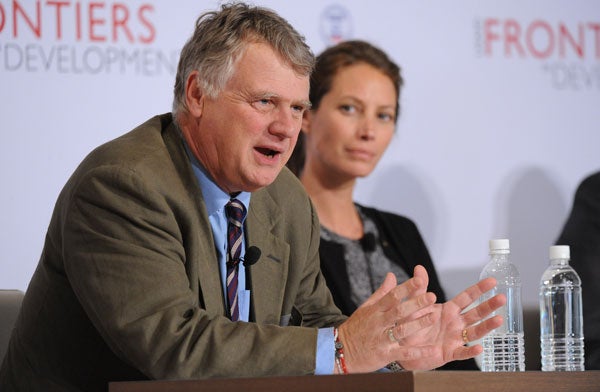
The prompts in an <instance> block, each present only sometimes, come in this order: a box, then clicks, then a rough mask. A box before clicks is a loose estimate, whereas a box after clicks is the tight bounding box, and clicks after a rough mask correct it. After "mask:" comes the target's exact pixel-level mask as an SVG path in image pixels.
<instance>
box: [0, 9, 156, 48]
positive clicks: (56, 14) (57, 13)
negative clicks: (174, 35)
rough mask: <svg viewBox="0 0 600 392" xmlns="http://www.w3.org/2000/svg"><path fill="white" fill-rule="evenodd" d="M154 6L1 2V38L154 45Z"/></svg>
mask: <svg viewBox="0 0 600 392" xmlns="http://www.w3.org/2000/svg"><path fill="white" fill-rule="evenodd" d="M153 13H154V6H153V5H151V4H140V5H139V6H137V7H135V8H131V7H130V6H128V5H126V4H123V3H122V2H121V3H116V2H115V3H106V2H101V1H93V2H82V1H68V0H47V1H43V2H42V1H39V0H38V1H35V2H32V1H17V0H13V1H10V2H8V1H7V2H1V1H0V37H6V36H9V37H11V38H13V39H16V38H20V39H28V38H35V39H38V40H41V39H45V40H57V41H60V40H63V39H66V40H69V41H70V40H75V41H78V42H81V41H84V42H112V43H116V42H119V41H123V42H128V43H141V44H150V43H152V42H154V40H155V38H156V27H155V25H154V23H153V21H152V16H153Z"/></svg>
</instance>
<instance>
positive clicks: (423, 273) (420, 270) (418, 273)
mask: <svg viewBox="0 0 600 392" xmlns="http://www.w3.org/2000/svg"><path fill="white" fill-rule="evenodd" d="M413 276H414V277H418V278H419V279H422V280H423V287H422V288H420V289H417V290H416V291H415V294H423V293H425V292H426V291H427V286H428V285H429V275H428V274H427V270H426V269H425V267H423V266H422V265H417V266H415V268H414V270H413Z"/></svg>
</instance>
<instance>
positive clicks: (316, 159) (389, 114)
mask: <svg viewBox="0 0 600 392" xmlns="http://www.w3.org/2000/svg"><path fill="white" fill-rule="evenodd" d="M395 118H396V90H395V89H394V84H393V82H392V81H391V79H390V78H389V77H387V76H386V75H385V74H384V73H382V72H381V71H379V70H378V69H376V68H374V67H373V66H371V65H368V64H365V63H358V64H353V65H350V66H347V67H344V68H340V69H339V70H338V72H337V74H336V75H335V76H334V78H333V80H332V85H331V90H330V91H329V92H328V93H327V94H325V95H324V96H323V97H322V99H321V102H320V104H319V107H318V108H317V109H315V110H312V111H310V112H307V113H306V114H305V116H304V120H303V123H302V130H303V131H304V132H305V134H306V135H305V136H306V138H305V139H306V166H305V170H310V171H311V172H314V173H316V174H317V175H318V176H319V177H322V178H323V179H326V178H328V177H329V178H331V179H332V180H334V181H340V180H341V181H344V180H350V179H355V178H357V177H364V176H367V175H369V174H370V173H371V172H372V171H373V169H375V166H376V165H377V162H379V159H380V158H381V156H382V155H383V153H384V152H385V150H386V148H387V147H388V145H389V143H390V141H391V138H392V136H393V134H394V130H395Z"/></svg>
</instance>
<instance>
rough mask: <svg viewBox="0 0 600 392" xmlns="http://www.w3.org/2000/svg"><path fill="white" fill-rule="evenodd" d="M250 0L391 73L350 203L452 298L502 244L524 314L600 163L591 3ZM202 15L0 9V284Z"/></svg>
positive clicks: (160, 105)
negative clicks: (382, 113) (385, 58)
mask: <svg viewBox="0 0 600 392" xmlns="http://www.w3.org/2000/svg"><path fill="white" fill-rule="evenodd" d="M256 3H257V4H261V5H266V6H269V7H272V8H274V9H275V10H277V11H278V12H280V13H281V14H282V15H283V16H284V17H286V18H287V19H288V20H289V21H290V22H291V23H292V24H293V25H294V26H295V27H296V28H297V29H298V30H299V31H300V32H301V33H303V34H304V35H305V36H306V38H307V41H308V43H309V44H310V46H311V47H312V48H313V50H314V51H315V52H316V53H318V52H320V51H321V50H322V49H324V48H325V47H326V46H327V45H329V44H331V43H332V42H335V41H336V40H339V39H347V38H360V39H366V40H369V41H371V42H372V43H374V44H376V45H378V46H380V47H381V48H383V49H384V50H386V51H387V52H388V53H389V54H390V55H391V56H392V58H394V59H395V60H396V61H397V62H398V63H399V64H400V65H401V66H402V69H403V74H404V77H405V80H406V88H405V89H404V91H403V93H402V101H401V102H402V116H401V119H400V122H399V125H398V130H397V135H396V137H395V139H394V141H393V142H392V145H391V146H390V149H389V150H388V152H387V153H386V155H385V156H384V158H383V160H382V162H381V164H380V166H379V167H378V169H377V170H376V172H375V173H374V174H373V175H372V176H371V177H370V178H368V179H364V180H362V181H361V182H360V184H359V187H358V190H357V193H356V198H357V200H359V201H360V202H362V203H365V204H370V205H374V206H378V207H381V208H383V209H387V210H390V211H394V212H398V213H401V214H405V215H407V216H409V217H411V218H413V219H414V220H415V221H416V222H417V224H418V225H419V227H420V229H421V231H422V234H423V236H424V238H425V241H426V242H427V244H428V246H429V248H430V251H431V253H432V256H433V259H434V262H435V263H436V265H437V267H438V269H439V272H440V275H441V279H442V282H443V284H444V286H445V287H446V289H447V290H448V292H449V293H450V294H454V293H456V292H457V291H458V290H459V289H460V288H462V287H463V286H465V285H467V284H469V283H471V282H474V281H476V280H477V278H478V275H479V271H480V270H481V268H482V267H483V265H484V264H485V263H486V261H487V243H488V240H489V239H490V238H500V237H506V238H510V240H511V244H512V250H513V259H514V261H515V262H516V263H517V265H518V266H519V268H520V270H521V273H522V275H523V281H524V300H525V302H526V303H535V302H536V298H537V297H536V292H537V283H538V279H539V276H540V275H541V273H542V271H543V269H544V268H545V266H546V264H547V253H548V246H550V245H551V244H552V243H553V242H554V240H555V239H556V237H557V236H558V233H559V231H560V229H561V226H562V224H563V222H564V220H565V218H566V216H567V214H568V211H569V208H570V204H571V202H572V197H573V192H574V191H575V188H576V186H577V184H578V182H579V181H580V180H581V179H582V178H583V177H584V176H585V175H587V174H588V173H590V172H592V171H595V170H598V169H600V155H599V152H598V151H599V147H600V132H599V129H598V128H599V124H600V99H599V98H600V2H597V1H595V0H570V1H560V0H552V1H547V0H537V1H535V0H528V1H523V0H505V1H503V2H481V1H476V0H455V1H452V2H449V1H445V0H432V1H427V2H423V1H416V0H415V1H408V0H390V1H371V2H365V1H360V0H356V1H344V2H343V3H341V2H340V3H336V2H333V1H322V0H318V1H317V0H305V1H303V2H293V3H291V2H281V1H276V0H270V1H266V0H265V1H257V2H256ZM57 4H62V5H60V6H59V5H57ZM216 6H217V2H216V1H191V0H185V1H183V0H179V1H176V2H172V1H168V0H147V1H137V0H135V1H134V0H131V1H120V2H116V1H85V0H78V1H75V0H73V1H68V0H67V1H64V2H48V1H33V0H17V1H15V2H13V1H12V0H0V114H1V118H2V131H1V132H2V138H3V142H2V143H1V145H0V160H1V161H0V163H1V164H0V179H1V182H2V189H3V191H2V192H1V193H0V209H1V210H0V216H1V219H2V221H1V225H0V230H1V235H0V247H1V249H2V251H1V253H0V288H17V289H21V290H25V289H26V287H27V284H28V282H29V279H30V277H31V275H32V273H33V271H34V269H35V266H36V265H37V261H38V258H39V255H40V252H41V249H42V245H43V240H44V235H45V231H46V227H47V225H48V223H49V219H50V215H51V212H52V209H53V207H54V202H55V200H56V197H57V196H58V193H59V192H60V190H61V188H62V186H63V184H64V183H65V181H66V180H67V178H68V177H69V176H70V174H71V173H72V171H73V170H74V169H75V167H76V166H77V164H78V163H79V162H80V161H81V159H82V158H83V157H84V156H85V155H86V154H87V153H88V152H89V151H90V150H91V149H92V148H94V147H95V146H97V145H98V144H100V143H102V142H105V141H107V140H110V139H112V138H114V137H116V136H118V135H120V134H122V133H124V132H126V131H128V130H129V129H131V128H132V127H134V126H135V125H137V124H139V123H141V122H143V121H144V120H146V119H147V118H148V117H150V116H152V115H154V114H158V113H163V112H167V111H169V110H170V107H171V97H172V85H173V79H174V73H175V67H176V63H177V56H178V52H179V49H180V47H181V46H182V45H183V43H184V42H185V40H186V39H187V38H188V36H189V35H190V34H191V32H192V29H193V24H194V22H195V19H196V17H197V16H198V15H199V14H200V13H201V12H203V11H205V10H207V9H214V8H216ZM584 290H585V288H584Z"/></svg>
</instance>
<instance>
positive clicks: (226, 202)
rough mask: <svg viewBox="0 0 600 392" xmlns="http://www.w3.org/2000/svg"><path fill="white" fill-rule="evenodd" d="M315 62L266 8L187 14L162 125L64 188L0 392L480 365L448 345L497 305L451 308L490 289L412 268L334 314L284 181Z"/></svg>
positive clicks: (297, 191)
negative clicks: (450, 290)
mask: <svg viewBox="0 0 600 392" xmlns="http://www.w3.org/2000/svg"><path fill="white" fill-rule="evenodd" d="M313 64H314V58H313V56H312V53H311V52H310V50H309V48H308V46H307V45H306V43H305V42H304V39H303V37H302V36H301V35H299V34H298V33H297V32H296V31H295V30H294V29H293V28H292V27H291V26H290V25H289V24H288V23H287V21H285V20H284V19H283V18H281V17H280V16H279V15H277V14H276V13H274V12H273V11H270V10H268V9H265V8H262V7H254V6H249V5H246V4H243V3H234V4H224V5H222V6H221V8H220V9H219V10H217V11H212V12H207V13H205V14H203V15H202V16H200V18H199V19H198V21H197V23H196V28H195V31H194V33H193V35H192V37H191V38H190V39H189V40H188V42H187V43H186V44H185V46H184V47H183V49H182V52H181V58H180V62H179V67H178V71H177V76H176V81H175V89H174V104H173V112H172V114H171V113H168V114H163V115H159V116H156V117H153V118H151V119H149V120H148V121H146V122H145V123H143V124H141V125H140V126H138V127H137V128H135V129H134V130H132V131H130V132H128V133H126V134H124V135H123V136H121V137H119V138H117V139H115V140H113V141H110V142H108V143H106V144H104V145H102V146H100V147H98V148H96V149H95V150H94V151H93V152H91V153H90V154H89V155H88V156H87V157H86V158H85V159H84V160H83V162H82V163H81V164H80V165H79V167H78V168H77V169H76V170H75V172H74V173H73V175H72V176H71V178H70V179H69V180H68V182H67V184H66V185H65V187H64V188H63V190H62V191H61V193H60V195H59V197H58V200H57V202H56V206H55V209H54V212H53V215H52V218H51V221H50V225H49V228H48V232H47V235H46V241H45V244H44V249H43V251H42V255H41V258H40V262H39V264H38V267H37V269H36V271H35V273H34V275H33V277H32V280H31V282H30V284H29V287H28V289H27V292H26V294H25V298H24V300H23V304H22V307H21V311H20V314H19V317H18V320H17V322H16V325H15V328H14V330H13V333H12V335H11V339H10V342H9V347H8V351H7V354H6V357H5V358H4V361H3V364H2V367H1V369H0V389H1V390H2V391H12V392H15V391H105V390H106V388H107V383H108V382H110V381H124V380H145V379H189V378H207V377H253V376H268V375H273V376H274V375H301V374H331V373H357V372H370V371H376V370H379V369H383V368H384V367H385V366H386V365H388V364H391V365H390V367H392V368H394V369H396V370H397V369H399V368H401V367H404V368H406V369H429V368H435V367H438V366H440V365H442V364H444V363H446V362H448V361H451V360H456V359H466V358H470V357H473V356H474V355H477V354H478V353H479V352H481V347H480V346H473V347H468V346H465V345H464V341H463V337H465V336H468V339H469V340H475V339H478V338H481V337H482V336H483V335H485V334H486V333H487V332H489V331H490V330H492V329H493V328H495V327H497V326H498V325H499V323H500V322H501V317H499V316H496V317H492V318H488V319H486V320H485V321H483V323H479V321H481V320H482V319H484V318H486V316H487V315H489V314H490V313H491V312H492V311H493V310H494V309H496V308H498V307H500V306H502V304H503V303H504V302H505V298H504V297H503V296H497V297H494V298H493V299H492V300H490V301H487V302H485V303H483V304H481V305H478V306H477V307H475V308H474V309H472V310H469V311H468V312H466V313H462V311H463V309H465V308H466V307H468V306H469V305H471V304H472V303H473V302H474V301H476V300H477V298H478V297H479V296H480V295H481V293H483V292H484V291H486V290H489V289H490V288H492V287H493V286H494V284H495V281H494V280H493V279H489V280H483V281H481V282H479V283H478V284H476V285H473V286H471V287H469V288H467V289H466V290H465V291H464V292H462V293H461V294H459V295H458V296H457V297H456V298H454V299H453V300H451V301H448V302H446V303H444V304H436V303H435V295H434V294H433V293H429V292H426V287H427V283H428V275H427V272H426V271H425V269H424V268H422V267H416V269H415V277H414V278H413V279H410V280H408V281H406V282H404V283H402V284H400V285H398V284H397V283H396V281H395V278H394V277H393V275H392V274H390V275H389V276H388V277H387V278H386V280H385V281H384V283H383V284H382V285H381V287H380V288H379V289H378V290H377V291H376V292H375V294H373V295H372V296H371V297H369V299H368V300H367V301H366V302H365V303H364V304H363V305H362V306H361V307H360V308H359V309H358V310H357V311H356V312H355V313H354V314H353V315H352V316H351V317H349V318H346V317H345V316H343V315H342V314H341V312H340V311H339V310H338V309H337V307H336V306H335V305H334V303H333V301H332V298H331V294H330V293H329V290H328V289H327V286H326V284H325V282H324V279H323V277H322V275H321V272H320V269H319V256H318V247H319V221H318V218H317V215H316V212H315V210H314V208H313V206H312V204H311V202H310V199H309V198H308V196H307V195H306V193H305V192H304V190H303V188H302V185H301V184H300V182H299V181H298V180H297V179H296V177H295V176H294V175H293V174H292V173H291V172H290V171H289V170H287V169H283V167H284V165H285V163H286V161H287V160H288V158H289V156H290V155H291V152H292V149H293V147H294V145H295V142H296V139H297V136H298V133H299V131H300V126H301V122H302V115H303V113H304V112H305V111H306V110H307V109H308V108H309V107H310V102H309V97H308V91H309V75H310V72H311V70H312V68H313ZM282 169H283V170H282ZM251 249H252V251H251ZM341 354H343V356H342V355H341Z"/></svg>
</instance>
